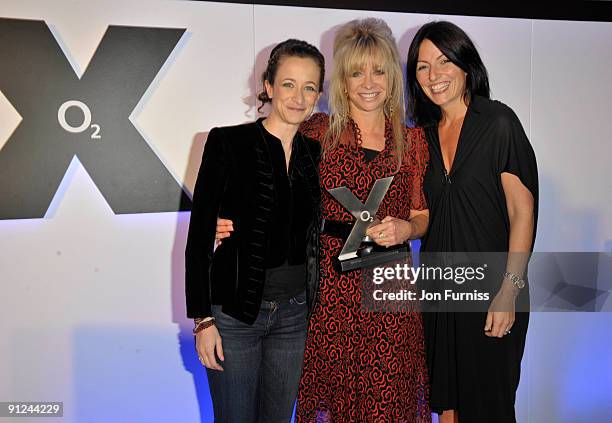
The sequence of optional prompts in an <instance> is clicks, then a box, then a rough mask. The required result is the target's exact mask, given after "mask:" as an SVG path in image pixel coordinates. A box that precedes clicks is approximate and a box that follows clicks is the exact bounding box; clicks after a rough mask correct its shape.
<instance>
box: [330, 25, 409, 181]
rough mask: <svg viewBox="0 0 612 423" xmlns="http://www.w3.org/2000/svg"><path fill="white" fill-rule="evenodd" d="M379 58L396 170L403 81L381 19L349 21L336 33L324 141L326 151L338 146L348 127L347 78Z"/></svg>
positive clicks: (400, 152)
mask: <svg viewBox="0 0 612 423" xmlns="http://www.w3.org/2000/svg"><path fill="white" fill-rule="evenodd" d="M376 59H379V60H380V62H381V63H373V64H377V65H380V66H381V67H382V68H383V69H384V71H385V74H386V75H387V78H388V90H387V99H386V101H385V105H384V113H385V117H386V118H388V119H389V120H390V121H391V126H392V129H393V139H394V142H395V154H396V157H397V160H398V169H399V166H400V165H401V161H402V156H403V154H404V149H405V146H404V142H405V141H404V128H405V126H404V116H405V113H406V112H405V106H404V79H403V77H402V68H401V66H400V59H399V53H398V51H397V46H396V44H395V38H394V37H393V33H392V32H391V28H389V26H388V25H387V24H386V23H385V21H383V20H382V19H376V18H366V19H357V20H354V21H350V22H348V23H347V24H345V25H343V26H342V27H341V28H340V29H338V31H337V32H336V36H335V38H334V67H333V70H332V75H331V80H330V84H329V112H330V113H329V127H328V129H327V133H326V134H325V136H324V138H323V148H324V151H325V152H327V151H329V150H331V149H334V148H335V147H337V146H338V143H339V142H340V136H341V135H342V132H343V131H344V130H345V128H346V127H347V125H348V124H349V119H350V109H349V100H348V98H347V95H346V80H347V79H348V77H349V75H350V74H351V73H352V72H353V71H355V70H358V69H362V68H363V67H364V66H365V64H366V63H367V62H368V61H374V60H376Z"/></svg>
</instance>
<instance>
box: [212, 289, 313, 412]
mask: <svg viewBox="0 0 612 423" xmlns="http://www.w3.org/2000/svg"><path fill="white" fill-rule="evenodd" d="M212 313H213V316H214V317H215V324H216V325H217V328H218V330H219V333H220V334H221V340H222V342H223V353H224V355H225V361H223V362H221V361H220V360H219V363H220V364H221V367H223V371H222V372H221V371H218V370H210V369H207V374H208V384H209V386H210V395H211V397H212V402H213V408H214V412H215V423H268V422H270V423H283V422H290V421H291V416H292V414H293V406H294V403H295V397H296V395H297V388H298V382H299V379H300V375H301V372H302V361H303V359H304V344H305V341H306V328H307V315H308V310H307V306H306V293H302V294H299V295H297V296H296V297H294V298H291V299H289V300H286V301H282V302H268V301H262V304H261V308H260V310H259V315H258V316H257V320H256V321H255V323H254V324H253V325H252V326H251V325H248V324H246V323H243V322H241V321H239V320H236V319H234V318H233V317H230V316H228V315H227V314H224V313H222V312H221V306H215V305H213V309H212Z"/></svg>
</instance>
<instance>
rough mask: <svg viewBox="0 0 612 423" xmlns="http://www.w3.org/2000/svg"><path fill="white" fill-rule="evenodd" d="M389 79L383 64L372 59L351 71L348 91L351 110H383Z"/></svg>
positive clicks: (348, 79) (348, 78)
mask: <svg viewBox="0 0 612 423" xmlns="http://www.w3.org/2000/svg"><path fill="white" fill-rule="evenodd" d="M388 80H389V79H388V76H387V73H386V72H385V70H384V68H383V66H381V65H380V64H377V63H376V62H375V61H374V60H372V59H370V60H367V61H366V63H365V64H364V65H363V66H361V67H359V68H358V69H354V70H352V71H349V72H348V74H347V77H346V91H347V97H348V100H349V108H350V110H351V112H354V111H355V110H359V111H362V112H382V111H383V109H384V105H385V100H386V99H387V95H388V92H387V90H388V85H389V82H388Z"/></svg>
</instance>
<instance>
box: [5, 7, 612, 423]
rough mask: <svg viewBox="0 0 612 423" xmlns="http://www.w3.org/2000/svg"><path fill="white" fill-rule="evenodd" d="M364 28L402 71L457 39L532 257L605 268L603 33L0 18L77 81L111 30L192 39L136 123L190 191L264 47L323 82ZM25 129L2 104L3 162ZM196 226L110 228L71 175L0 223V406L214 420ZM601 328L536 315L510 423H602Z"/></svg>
mask: <svg viewBox="0 0 612 423" xmlns="http://www.w3.org/2000/svg"><path fill="white" fill-rule="evenodd" d="M366 16H375V17H380V18H383V19H385V21H386V22H387V23H388V24H389V25H390V26H391V28H392V29H393V31H394V34H395V36H396V39H397V40H398V43H399V46H400V51H401V54H402V56H403V57H405V55H406V52H407V50H408V46H409V44H410V41H411V40H412V37H413V35H414V34H415V32H416V30H417V29H418V27H419V26H420V25H422V24H423V23H425V22H428V21H430V20H432V19H447V20H451V21H453V22H455V23H457V24H458V25H459V26H461V27H462V28H463V29H464V30H466V32H468V34H470V36H471V37H472V38H473V39H474V41H475V43H476V44H477V46H478V48H479V50H480V52H481V54H482V57H483V60H484V62H485V64H486V65H487V68H488V69H489V72H490V76H491V85H492V94H493V97H494V98H496V99H500V100H502V101H503V102H505V103H506V104H508V105H510V106H511V107H512V108H513V109H514V110H515V111H516V113H517V114H518V116H519V118H520V119H521V122H522V123H523V125H524V127H525V130H526V132H527V134H528V135H529V137H530V139H531V141H532V144H533V146H534V149H535V151H536V155H537V158H538V164H539V171H540V181H541V186H540V188H541V199H540V204H541V211H540V221H539V232H538V238H537V243H536V249H537V250H539V251H608V252H610V251H612V218H611V217H610V216H612V203H611V202H610V201H609V197H610V192H612V190H611V183H610V178H609V176H608V161H609V160H610V159H609V157H610V156H611V155H612V145H611V143H610V136H609V131H608V126H609V123H610V107H609V104H608V103H609V101H610V99H612V86H611V85H610V84H609V77H610V70H611V69H612V23H592V22H567V21H565V22H561V21H554V22H553V21H541V20H527V19H502V18H477V17H457V16H434V15H426V14H407V13H379V12H367V11H345V10H329V9H314V8H291V7H277V6H252V5H237V4H221V3H208V2H189V1H163V2H159V1H146V0H129V1H103V0H99V1H94V0H91V1H71V0H56V1H54V2H48V1H43V0H40V1H31V0H30V1H25V0H3V1H2V3H0V17H9V18H18V19H36V20H44V21H45V22H46V23H47V25H48V26H49V27H50V28H51V30H52V32H53V35H54V36H55V38H56V40H57V42H58V44H59V45H60V46H61V47H62V50H63V51H64V54H65V55H66V57H67V60H70V63H71V65H72V67H73V69H74V70H75V72H76V74H77V75H79V76H80V75H82V74H83V72H84V70H85V69H86V68H87V65H88V63H89V60H90V59H91V57H92V55H93V54H94V52H95V50H96V48H97V46H98V43H99V42H100V40H101V38H102V36H103V34H104V31H105V30H106V27H107V26H108V25H126V26H146V27H171V28H187V32H186V33H185V35H183V37H182V39H181V40H180V42H179V44H178V46H177V47H176V49H175V51H174V52H173V54H172V55H171V56H170V58H169V59H168V60H167V62H166V64H165V65H164V67H163V68H162V70H161V71H160V73H159V74H158V76H157V78H156V79H155V81H154V82H153V84H152V85H151V86H150V87H149V90H148V91H147V93H146V95H145V96H144V97H143V99H142V100H141V102H140V103H139V105H138V106H137V107H136V109H135V110H134V112H133V113H132V117H131V120H132V122H133V123H134V125H135V126H136V127H137V128H138V129H139V130H140V132H141V133H142V135H143V137H144V138H145V139H146V140H147V142H148V143H149V144H150V145H151V147H152V148H153V149H154V151H155V152H156V153H157V154H158V156H159V157H160V159H161V160H162V161H163V163H164V164H165V165H166V166H167V167H168V169H169V170H170V171H171V173H172V174H173V175H174V176H175V177H176V178H177V180H178V181H179V182H180V183H182V184H184V185H185V186H186V187H187V189H188V190H189V191H191V190H192V188H193V185H194V183H195V176H196V174H197V169H198V167H199V163H200V157H201V153H202V149H203V144H204V142H205V139H206V135H207V134H208V132H209V131H210V129H211V128H212V127H214V126H218V125H227V124H234V123H240V122H245V121H249V120H252V119H254V118H255V116H256V115H255V107H254V106H255V102H254V99H255V92H256V87H257V86H258V84H257V80H258V79H259V75H260V74H261V71H262V70H263V66H264V64H265V61H266V59H267V55H268V54H269V51H270V49H271V48H272V46H273V45H274V44H276V43H277V42H279V41H281V40H283V39H286V38H288V37H293V38H301V39H305V40H307V41H309V42H311V43H314V44H315V45H318V46H320V48H321V49H322V51H323V53H324V55H325V57H326V59H327V61H328V65H331V46H332V40H333V34H334V30H335V28H336V27H337V26H338V25H341V24H343V23H345V22H347V21H349V20H351V19H354V18H358V17H366ZM2 60H5V58H3V59H2ZM0 69H1V64H0ZM0 72H1V70H0ZM320 107H321V108H322V109H326V105H325V104H324V103H322V104H320ZM20 121H21V116H20V115H19V111H18V110H15V108H14V107H13V106H12V105H11V104H10V102H9V101H8V100H7V99H6V97H4V95H2V94H1V93H0V149H1V148H2V146H3V145H4V143H5V142H6V141H7V140H8V138H9V137H10V135H11V133H12V132H13V130H14V129H15V128H16V127H17V125H19V123H20ZM41 142H44V139H41ZM0 201H3V200H2V199H1V198H0ZM188 221H189V213H187V212H183V213H157V214H156V213H151V214H133V215H115V214H113V212H112V210H111V209H110V207H109V206H108V204H107V203H106V201H105V200H104V198H103V197H102V195H101V194H100V192H99V191H98V189H97V188H96V186H95V184H94V182H93V181H92V180H91V178H90V177H89V175H88V173H87V170H86V169H85V168H84V167H83V166H81V164H80V162H79V161H78V159H76V158H75V159H74V160H73V162H72V165H71V166H70V169H69V170H68V172H67V173H66V176H65V178H64V180H63V182H62V185H61V187H60V189H59V190H58V192H57V194H56V196H55V198H54V201H53V203H52V206H51V207H50V209H49V211H48V212H47V215H46V216H45V218H44V219H30V220H0V283H1V286H2V295H0V321H1V322H2V323H1V325H2V326H1V328H2V336H1V337H0V401H18V400H19V401H63V402H64V407H65V408H64V414H65V417H64V418H63V419H62V420H61V421H64V422H73V421H74V422H87V423H90V422H109V421H126V422H137V421H159V422H169V421H181V422H195V421H203V422H208V421H212V417H211V414H210V413H211V405H210V399H209V395H208V389H207V385H206V379H205V375H204V372H203V369H202V368H201V367H200V365H199V363H198V362H197V359H195V354H194V353H193V341H192V338H191V335H190V330H191V326H192V325H191V322H189V321H187V320H186V319H185V317H184V315H185V306H184V298H183V289H184V287H183V264H184V261H183V252H184V246H185V238H186V230H187V226H188ZM609 301H612V300H609ZM610 323H612V319H611V317H610V315H609V314H603V313H601V314H595V313H592V314H569V313H566V314H553V313H546V314H543V313H540V314H533V315H532V320H531V326H530V330H529V339H528V344H527V351H526V356H525V360H524V363H523V364H524V372H523V379H522V383H521V387H520V389H519V398H518V402H517V409H518V415H519V421H520V422H532V423H548V422H551V423H552V422H554V423H561V422H568V423H569V422H572V423H573V422H590V421H612V411H610V407H609V405H610V404H612V363H611V362H610V360H609V358H608V357H609V354H610V349H611V347H612V340H611V336H610V335H611V334H612V333H611V332H612V329H610V327H611V325H610ZM0 420H2V419H0ZM27 420H28V419H23V420H20V421H24V422H25V421H27ZM52 420H53V419H49V421H52ZM32 421H34V420H32ZM57 421H60V420H59V419H58V420H57Z"/></svg>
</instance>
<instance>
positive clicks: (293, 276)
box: [185, 40, 324, 423]
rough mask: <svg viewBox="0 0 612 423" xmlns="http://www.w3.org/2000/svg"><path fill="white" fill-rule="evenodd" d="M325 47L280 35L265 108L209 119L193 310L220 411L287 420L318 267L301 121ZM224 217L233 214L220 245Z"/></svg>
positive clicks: (192, 274)
mask: <svg viewBox="0 0 612 423" xmlns="http://www.w3.org/2000/svg"><path fill="white" fill-rule="evenodd" d="M323 80H324V59H323V56H322V55H321V53H320V52H319V51H318V50H317V49H316V47H314V46H312V45H310V44H308V43H306V42H304V41H299V40H287V41H284V42H282V43H280V44H279V45H278V46H276V47H275V48H274V49H273V50H272V52H271V54H270V59H269V61H268V65H267V69H266V71H265V72H264V74H263V76H262V81H263V84H264V91H263V92H262V93H261V94H260V95H259V97H258V98H259V100H260V101H261V102H262V106H263V104H265V103H271V108H270V109H271V111H270V114H269V115H268V117H267V118H265V119H259V120H258V121H257V122H253V123H249V124H243V125H237V126H231V127H223V128H214V129H213V130H211V132H210V134H209V136H208V140H207V142H206V146H205V149H204V155H203V157H202V164H201V167H200V171H199V174H198V179H197V182H196V186H195V190H194V195H193V209H192V212H191V221H190V225H189V235H188V238H187V248H186V251H185V264H186V276H185V284H186V286H185V292H186V299H187V315H188V317H191V318H194V319H195V325H196V326H195V329H194V334H196V349H197V352H198V355H199V358H200V361H201V362H202V364H203V365H204V366H206V368H207V372H208V381H209V385H210V391H211V397H212V400H213V408H214V413H215V421H223V422H237V423H238V422H239V423H246V422H267V421H269V422H275V423H277V422H283V421H286V422H289V421H290V420H291V415H292V411H293V404H294V401H295V395H296V392H297V384H298V380H299V377H300V373H301V368H302V358H303V351H304V341H305V337H306V325H307V315H308V310H309V305H310V304H311V303H312V302H313V301H312V300H313V294H314V292H316V281H317V279H318V275H317V272H318V264H317V256H318V249H317V248H318V247H317V246H318V224H317V223H318V221H319V203H320V193H319V180H318V172H317V169H318V162H319V156H320V146H319V143H318V142H316V141H314V140H312V139H309V138H306V137H304V136H302V134H301V133H299V132H298V127H299V125H300V123H302V122H303V121H304V120H305V119H306V118H308V116H309V115H310V114H311V113H312V111H313V108H314V106H315V104H316V102H317V101H318V99H319V97H320V95H321V91H322V89H323ZM217 217H224V218H228V219H231V220H232V221H233V222H234V229H235V230H234V231H233V233H232V236H231V237H230V238H228V239H226V240H224V242H223V244H221V245H220V246H219V247H218V248H217V250H216V251H213V244H214V239H215V224H216V219H217Z"/></svg>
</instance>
